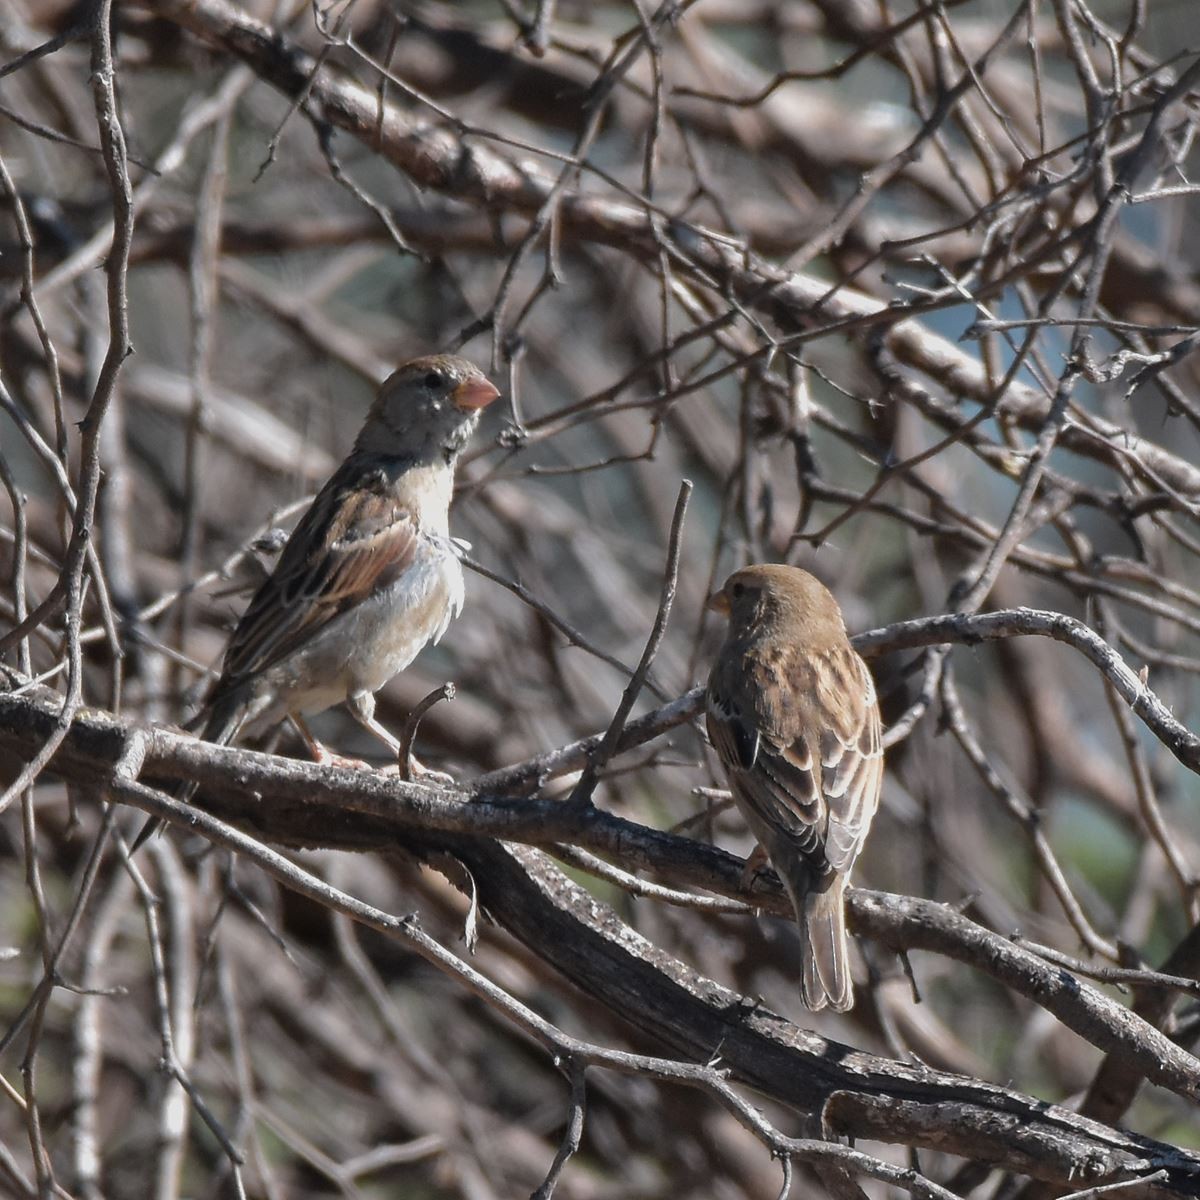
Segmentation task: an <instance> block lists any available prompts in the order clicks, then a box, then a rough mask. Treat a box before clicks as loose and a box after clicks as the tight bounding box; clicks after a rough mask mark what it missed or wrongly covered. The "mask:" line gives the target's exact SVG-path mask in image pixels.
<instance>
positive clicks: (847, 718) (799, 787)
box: [709, 646, 883, 875]
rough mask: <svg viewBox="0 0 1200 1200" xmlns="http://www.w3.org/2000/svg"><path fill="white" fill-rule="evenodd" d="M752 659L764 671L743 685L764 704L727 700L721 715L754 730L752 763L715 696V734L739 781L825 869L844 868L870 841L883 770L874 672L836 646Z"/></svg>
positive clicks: (750, 799)
mask: <svg viewBox="0 0 1200 1200" xmlns="http://www.w3.org/2000/svg"><path fill="white" fill-rule="evenodd" d="M746 665H747V664H741V666H740V668H739V669H741V670H745V667H746ZM748 665H749V666H750V668H751V671H752V672H753V674H754V675H755V676H756V677H757V678H755V679H754V680H753V686H751V687H749V688H746V689H743V692H744V693H745V694H747V695H748V696H750V697H753V699H754V703H755V711H753V712H752V713H742V712H739V711H738V710H737V708H736V705H734V704H733V703H732V702H730V701H728V700H726V699H724V698H723V700H722V704H721V705H720V711H719V716H720V717H721V718H722V719H723V721H724V723H725V724H729V723H733V722H737V721H740V722H741V723H743V724H744V725H745V726H747V727H748V729H750V730H753V731H754V734H755V736H756V737H757V739H758V741H757V754H756V756H755V760H754V763H753V768H752V769H748V768H747V767H745V766H744V765H742V763H740V762H739V761H738V759H737V757H736V756H735V755H732V754H730V753H729V752H728V749H727V748H726V747H727V746H728V745H729V743H730V742H733V741H735V740H736V739H735V738H734V736H733V735H732V734H730V733H728V732H725V731H724V730H723V729H721V728H720V726H721V724H722V720H717V721H714V719H713V715H712V705H711V703H710V717H709V729H710V737H711V738H712V741H713V745H714V747H715V748H716V750H717V753H718V755H719V756H720V757H721V759H722V762H723V763H724V765H725V767H726V769H727V770H728V771H729V776H730V783H731V786H732V787H733V788H734V790H735V792H736V793H737V795H738V797H739V799H741V801H742V802H743V804H745V805H746V806H747V807H748V808H749V809H750V810H751V811H752V812H753V813H754V814H755V815H756V816H758V817H759V818H760V819H761V820H762V821H763V822H765V823H766V824H767V825H769V826H771V827H773V828H775V829H777V830H779V831H780V832H781V833H783V834H785V835H786V836H787V837H788V839H789V840H790V841H791V843H792V844H793V846H794V847H795V849H796V850H797V851H798V852H799V853H800V854H801V855H803V856H804V857H805V858H806V859H807V860H808V861H809V862H810V863H811V865H812V867H813V869H814V870H816V871H817V873H818V874H822V875H823V874H826V873H827V872H837V873H844V872H846V871H848V870H849V869H850V867H851V865H852V864H853V862H854V860H855V858H857V857H858V852H859V850H860V849H861V848H862V843H863V841H864V840H865V838H866V834H867V829H868V827H869V825H870V822H871V818H872V817H873V816H874V815H875V809H876V807H877V806H878V803H879V792H880V786H881V783H882V777H883V776H882V771H883V752H882V746H881V739H880V727H879V709H878V706H877V705H876V703H875V689H874V684H873V682H872V680H871V676H870V672H869V671H868V670H867V667H866V664H865V663H864V662H863V661H862V659H861V658H859V656H858V655H857V654H856V653H854V651H853V650H851V649H850V647H849V646H845V647H838V648H835V649H834V650H832V651H830V652H829V653H828V654H827V655H826V656H824V658H823V659H822V660H821V661H820V662H819V663H815V662H814V661H813V660H811V659H809V658H807V657H806V656H803V657H802V656H795V655H792V654H789V655H788V656H787V658H786V659H784V660H783V661H773V662H761V661H760V662H756V663H751V664H748ZM732 690H733V689H732V688H730V689H729V691H732ZM710 691H711V689H710ZM848 701H849V703H848ZM714 726H717V734H716V736H714V735H713V729H714ZM745 736H747V735H743V737H745Z"/></svg>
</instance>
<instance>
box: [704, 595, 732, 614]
mask: <svg viewBox="0 0 1200 1200" xmlns="http://www.w3.org/2000/svg"><path fill="white" fill-rule="evenodd" d="M704 607H705V608H707V609H708V610H709V611H710V612H715V613H720V614H721V616H723V617H727V616H729V597H728V596H727V595H725V589H724V588H722V589H721V590H720V591H719V592H713V594H712V595H711V596H709V598H708V599H707V600H706V601H705V602H704Z"/></svg>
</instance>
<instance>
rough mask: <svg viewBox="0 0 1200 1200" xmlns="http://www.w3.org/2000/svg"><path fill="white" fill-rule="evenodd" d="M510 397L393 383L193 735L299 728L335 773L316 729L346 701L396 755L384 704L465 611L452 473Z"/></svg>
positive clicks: (407, 369) (451, 363) (453, 384)
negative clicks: (323, 715) (284, 723)
mask: <svg viewBox="0 0 1200 1200" xmlns="http://www.w3.org/2000/svg"><path fill="white" fill-rule="evenodd" d="M499 394H500V393H499V392H498V391H497V390H496V388H495V387H493V385H492V384H491V383H489V382H488V380H487V379H486V378H485V377H484V375H483V373H482V372H481V371H480V370H479V368H478V367H476V366H475V365H474V364H473V363H470V362H467V361H466V360H465V359H462V358H456V357H454V356H452V355H433V356H430V357H427V358H417V359H414V360H413V361H412V362H409V363H406V364H405V365H404V366H402V367H401V368H400V369H399V370H398V371H396V372H395V373H394V374H392V375H391V376H390V377H389V378H388V379H387V380H386V381H385V382H384V384H383V386H382V387H381V388H380V389H379V395H378V397H377V398H376V400H375V402H374V403H373V404H372V405H371V409H370V411H369V412H368V413H367V417H366V421H365V422H364V423H363V427H362V429H361V431H360V432H359V435H358V438H357V440H356V441H355V443H354V448H353V449H352V450H351V451H350V454H349V456H348V457H347V458H346V460H345V462H343V463H342V465H341V466H340V467H339V468H338V469H337V470H336V471H335V472H334V474H333V475H332V476H331V477H330V479H329V481H328V482H327V483H326V484H325V486H324V487H323V488H322V489H321V490H320V492H318V493H317V496H316V498H315V499H314V500H313V502H312V504H311V505H310V506H309V508H308V510H307V512H305V514H304V516H303V517H301V518H300V522H299V524H298V525H297V526H296V528H295V529H294V530H293V531H292V535H291V537H289V538H288V540H287V544H286V545H285V546H284V548H283V551H282V553H281V554H280V556H279V559H278V561H277V563H276V564H275V569H274V571H272V573H271V575H270V576H269V577H268V578H267V579H266V580H265V581H264V582H263V584H262V585H261V586H260V587H259V589H258V591H257V592H255V594H254V597H253V598H252V599H251V601H250V603H249V605H248V606H247V608H246V611H245V612H244V613H243V614H242V617H241V620H240V621H238V624H237V628H236V629H235V630H234V631H233V634H232V636H231V637H230V639H229V643H228V645H227V646H226V649H225V657H224V661H223V664H222V668H221V675H220V678H219V679H218V680H217V682H216V683H215V684H214V685H213V688H212V690H211V691H210V692H209V694H208V698H207V699H206V700H205V702H204V706H203V708H202V709H201V710H200V712H199V713H198V714H197V716H196V718H195V719H194V720H193V721H192V722H191V724H190V726H189V728H194V729H197V730H199V733H200V736H201V737H202V738H204V739H206V740H207V741H211V742H218V743H221V744H224V743H226V742H229V741H231V740H232V739H233V738H234V737H236V736H237V734H238V733H239V732H240V731H241V730H242V729H243V728H248V729H253V728H266V727H268V726H270V725H271V724H274V723H277V722H279V721H281V720H283V719H284V718H285V717H291V718H292V719H293V721H294V722H295V723H296V726H297V728H298V729H299V730H300V732H301V735H302V736H303V737H304V739H305V741H306V742H307V744H308V746H309V748H310V750H311V751H312V753H313V755H314V757H316V759H317V760H318V761H328V760H329V759H330V758H331V757H332V756H331V755H329V754H328V752H327V751H326V750H325V749H324V747H322V746H321V745H320V744H319V743H318V742H317V741H316V739H315V738H313V736H312V734H311V733H310V732H309V731H308V729H307V727H306V726H305V724H304V717H305V716H311V715H313V714H315V713H319V712H322V711H323V710H324V709H326V708H329V707H330V706H332V705H334V704H337V703H339V702H340V701H342V700H345V701H346V702H347V704H348V706H349V708H350V711H351V713H352V714H353V715H354V716H355V718H356V719H357V720H358V721H359V722H360V723H361V724H362V725H364V726H365V727H366V728H367V729H369V730H370V731H371V732H372V733H374V734H375V735H376V736H377V737H378V738H380V739H381V740H382V741H383V742H385V743H386V744H387V745H388V747H389V748H390V749H391V750H392V752H393V753H396V752H397V751H398V749H399V742H398V740H397V739H396V738H395V737H393V736H392V734H391V733H389V732H388V731H387V730H386V729H385V728H384V727H383V726H382V725H380V724H379V722H378V721H376V720H375V692H376V691H378V689H379V688H381V687H383V685H384V684H385V683H387V681H388V680H389V679H391V678H392V676H393V675H395V674H396V673H397V672H398V671H401V670H403V669H404V668H405V667H406V666H408V664H409V663H411V662H412V660H413V659H414V658H415V657H416V656H417V654H418V652H419V651H420V650H421V648H422V647H423V646H424V645H425V644H426V643H427V642H430V641H433V642H436V641H437V640H438V639H439V638H440V637H441V636H442V634H443V633H445V631H446V627H447V626H448V625H449V624H450V621H451V620H452V619H453V618H454V617H456V616H457V615H458V613H459V611H460V610H461V609H462V603H463V591H464V589H463V573H462V566H461V564H460V562H459V556H458V552H457V549H456V546H455V544H454V542H453V541H452V540H451V538H450V534H449V526H448V516H449V507H450V498H451V495H452V493H453V490H454V467H455V463H456V461H457V459H458V456H459V453H460V452H461V451H462V449H463V447H464V446H465V445H466V444H467V440H468V439H469V438H470V436H471V433H472V432H473V430H474V429H475V426H476V425H477V424H478V422H479V414H480V410H481V409H483V408H485V407H486V406H487V405H489V404H490V403H491V402H492V401H493V400H495V399H496V397H497V396H498V395H499ZM155 826H156V822H155V821H153V820H152V821H151V822H150V824H149V825H148V826H147V828H146V829H143V830H142V833H141V835H139V837H138V839H137V841H136V842H135V844H134V849H136V848H137V846H139V845H140V844H141V843H142V842H143V841H144V840H145V839H146V837H148V836H149V834H150V833H152V832H153V830H154V828H155Z"/></svg>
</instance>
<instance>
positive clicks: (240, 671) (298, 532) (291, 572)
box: [222, 462, 419, 684]
mask: <svg viewBox="0 0 1200 1200" xmlns="http://www.w3.org/2000/svg"><path fill="white" fill-rule="evenodd" d="M418 537H419V535H418V531H417V524H416V521H415V520H414V518H413V515H412V513H411V512H410V510H409V509H408V508H407V507H406V506H404V505H402V504H399V503H398V502H397V501H396V499H395V497H394V496H392V495H390V494H389V493H388V492H387V490H386V488H385V486H384V479H383V476H382V474H380V475H379V476H378V477H377V478H376V477H371V476H368V477H367V481H366V486H364V481H363V476H362V468H361V464H354V465H353V467H352V466H351V463H349V462H348V463H345V464H343V466H342V468H341V469H340V470H339V471H337V473H336V474H335V475H334V476H333V478H332V479H330V480H329V482H328V483H327V484H326V485H325V487H324V488H323V489H322V490H321V492H320V493H319V494H318V495H317V497H316V499H315V500H314V501H313V503H312V505H311V506H310V508H309V510H308V511H307V512H306V513H305V514H304V517H303V518H302V519H301V521H300V523H299V524H298V525H297V526H296V528H295V530H293V532H292V536H291V537H290V538H289V539H288V542H287V545H286V546H285V547H284V550H283V553H282V554H281V555H280V557H279V562H278V563H277V564H276V567H275V570H274V571H273V572H272V574H271V576H270V577H269V578H268V579H267V580H266V581H265V582H264V583H263V584H262V586H261V587H260V588H259V589H258V591H257V592H256V593H255V594H254V598H253V599H252V600H251V601H250V604H249V605H248V606H247V608H246V611H245V613H243V615H242V618H241V620H240V621H239V622H238V625H237V628H236V629H235V630H234V633H233V636H232V637H231V638H230V640H229V647H228V650H227V651H226V654H225V663H224V669H223V672H222V684H230V683H233V682H235V681H237V680H240V679H244V678H247V677H248V676H251V675H253V674H256V673H258V672H260V671H263V670H266V669H268V668H270V667H272V666H274V665H275V664H276V663H278V662H280V661H282V660H283V659H285V658H286V657H287V656H288V655H290V654H292V653H294V652H295V651H297V650H299V649H300V648H301V647H302V646H304V645H305V644H306V643H307V642H308V641H310V640H311V639H312V638H313V637H314V636H315V635H316V634H317V633H319V632H320V630H322V629H323V628H324V627H325V626H326V625H327V624H328V623H329V622H330V621H331V620H332V619H333V618H334V617H336V616H337V615H338V614H339V613H342V612H345V611H346V610H347V609H348V608H351V607H353V606H354V605H356V604H360V603H362V601H364V600H366V599H367V598H368V597H370V596H371V595H373V594H374V593H375V592H376V591H378V590H380V589H382V588H385V587H387V586H388V585H389V584H390V583H392V582H394V581H395V580H396V579H397V578H398V577H399V576H400V574H401V573H402V572H403V571H404V569H405V568H406V567H407V566H408V565H409V564H410V563H411V562H412V560H413V557H414V554H415V552H416V549H417V544H418Z"/></svg>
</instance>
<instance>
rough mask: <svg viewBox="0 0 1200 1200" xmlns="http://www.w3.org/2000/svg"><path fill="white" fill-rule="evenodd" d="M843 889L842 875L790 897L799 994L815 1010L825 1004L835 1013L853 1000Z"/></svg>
mask: <svg viewBox="0 0 1200 1200" xmlns="http://www.w3.org/2000/svg"><path fill="white" fill-rule="evenodd" d="M845 890H846V878H845V876H844V875H843V876H841V877H839V878H837V879H835V880H834V881H833V882H832V884H831V885H830V886H829V887H828V888H826V889H825V890H824V891H806V892H804V893H803V894H801V895H798V896H794V897H793V903H794V904H795V907H796V924H797V925H798V926H799V928H800V962H801V976H800V996H801V998H802V999H803V1000H804V1003H805V1005H806V1006H807V1007H808V1008H810V1009H812V1010H813V1011H814V1012H816V1011H817V1010H819V1009H822V1008H824V1007H825V1005H826V1004H828V1005H829V1007H830V1008H832V1009H833V1010H834V1011H835V1012H845V1011H846V1010H847V1009H848V1008H849V1007H850V1006H851V1005H852V1004H853V1003H854V989H853V987H852V985H851V982H850V946H849V943H848V942H847V940H846V910H845V904H844V902H843V893H844V892H845Z"/></svg>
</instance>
